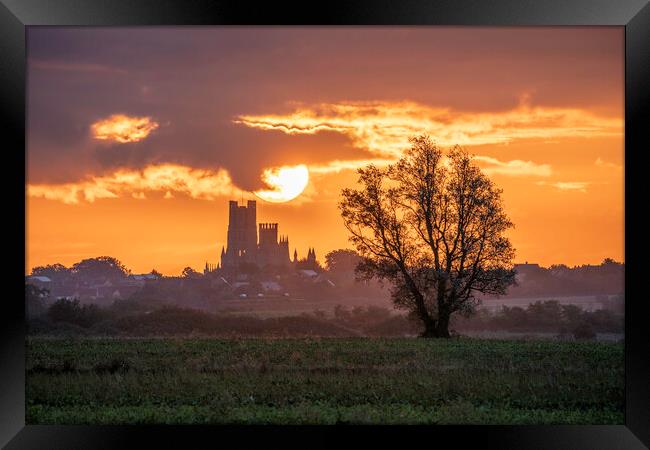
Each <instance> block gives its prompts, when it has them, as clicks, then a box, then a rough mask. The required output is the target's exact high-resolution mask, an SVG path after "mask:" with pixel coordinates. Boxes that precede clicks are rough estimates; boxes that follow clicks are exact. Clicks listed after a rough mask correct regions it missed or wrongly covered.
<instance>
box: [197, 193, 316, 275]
mask: <svg viewBox="0 0 650 450" xmlns="http://www.w3.org/2000/svg"><path fill="white" fill-rule="evenodd" d="M228 208H229V214H228V241H227V245H226V246H225V247H222V248H221V264H220V265H219V264H217V266H216V267H215V266H214V265H211V264H208V263H206V266H205V270H204V273H210V272H214V271H215V270H218V269H226V270H233V269H234V270H236V269H238V268H239V267H240V266H241V265H242V264H246V263H248V264H254V265H256V266H257V267H259V268H264V267H268V266H275V267H296V266H297V265H298V264H301V265H305V264H307V265H309V266H313V267H316V251H315V250H314V249H313V248H310V249H309V252H308V254H307V259H306V260H301V261H298V252H297V250H295V249H294V252H293V260H292V259H291V258H290V256H289V237H288V236H286V235H285V236H283V235H278V224H277V223H260V224H257V203H256V201H255V200H248V201H247V203H246V205H240V204H239V203H238V202H237V201H235V200H231V201H230V202H229V206H228Z"/></svg>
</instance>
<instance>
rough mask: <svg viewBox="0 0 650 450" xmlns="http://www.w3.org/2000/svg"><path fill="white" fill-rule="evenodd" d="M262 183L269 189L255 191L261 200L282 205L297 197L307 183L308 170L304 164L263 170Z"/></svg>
mask: <svg viewBox="0 0 650 450" xmlns="http://www.w3.org/2000/svg"><path fill="white" fill-rule="evenodd" d="M262 181H264V183H266V185H268V186H269V187H270V188H271V189H267V190H259V191H255V192H254V194H255V195H257V196H258V197H259V198H261V199H262V200H266V201H267V202H273V203H284V202H288V201H290V200H293V199H294V198H296V197H298V196H299V195H300V194H301V193H302V191H304V190H305V188H306V187H307V183H309V170H307V166H305V165H304V164H300V165H298V166H282V167H273V168H270V169H265V170H264V172H263V173H262Z"/></svg>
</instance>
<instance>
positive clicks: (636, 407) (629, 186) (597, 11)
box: [0, 0, 650, 449]
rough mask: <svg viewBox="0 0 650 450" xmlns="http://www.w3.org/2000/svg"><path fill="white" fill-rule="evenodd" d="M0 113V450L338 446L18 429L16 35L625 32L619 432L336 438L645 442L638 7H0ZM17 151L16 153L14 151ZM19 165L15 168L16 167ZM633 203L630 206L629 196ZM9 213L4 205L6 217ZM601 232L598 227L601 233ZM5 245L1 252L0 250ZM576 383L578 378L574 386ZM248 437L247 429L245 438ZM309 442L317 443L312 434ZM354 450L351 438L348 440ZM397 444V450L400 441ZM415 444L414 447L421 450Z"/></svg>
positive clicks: (19, 39) (449, 1) (444, 429)
mask: <svg viewBox="0 0 650 450" xmlns="http://www.w3.org/2000/svg"><path fill="white" fill-rule="evenodd" d="M0 2H1V3H0V99H1V100H0V111H1V114H2V116H1V118H2V121H1V123H2V129H3V131H4V133H3V134H4V138H5V139H4V141H5V143H7V141H8V144H9V145H6V146H4V145H3V147H4V152H3V157H4V158H5V161H6V164H5V173H4V176H3V177H2V178H3V183H5V184H6V186H5V187H4V192H5V193H9V194H10V195H9V197H11V199H12V200H13V201H15V204H13V205H12V208H11V209H8V210H6V212H5V214H7V216H9V218H10V219H9V220H6V221H4V222H5V223H4V228H5V230H7V231H6V235H5V245H4V247H5V248H6V247H10V250H11V251H10V252H9V254H8V255H7V256H6V257H5V260H7V261H10V264H9V267H8V268H7V269H6V270H5V277H4V279H5V286H11V288H12V289H11V290H10V291H7V290H5V296H4V299H3V301H2V310H1V313H0V317H1V319H2V327H0V332H1V333H2V341H1V342H2V344H1V348H2V351H1V355H2V359H1V361H2V364H1V365H0V399H1V402H2V403H1V412H0V445H5V444H6V448H8V449H19V448H20V449H24V448H48V449H54V448H65V449H72V448H118V447H125V446H126V447H131V446H134V444H135V445H138V446H140V445H143V443H145V442H146V443H147V446H148V447H149V446H155V445H162V446H163V447H174V448H176V447H179V448H180V447H182V448H195V447H197V446H199V443H202V444H203V445H205V446H207V445H209V446H217V445H225V443H226V442H228V441H230V439H232V438H236V439H239V440H240V444H244V443H246V442H247V441H249V440H250V439H251V438H259V437H262V438H263V439H265V443H264V444H263V445H268V444H269V443H270V442H271V441H272V440H275V439H278V440H282V441H284V442H283V445H284V443H286V442H287V441H288V440H291V441H294V440H303V439H304V440H305V444H308V443H309V445H313V444H314V443H318V444H320V445H323V444H325V445H327V444H329V445H337V444H339V445H340V438H339V437H336V436H335V435H334V434H335V433H339V432H340V431H341V429H340V428H335V427H285V428H277V427H253V428H251V427H202V426H201V427H198V426H162V425H161V426H143V427H138V426H103V427H101V426H42V425H38V426H37V425H27V426H26V425H25V359H24V358H25V313H24V301H23V295H24V290H23V289H24V266H25V265H24V261H25V260H24V258H25V248H24V247H23V244H22V242H23V241H24V239H21V238H24V237H25V220H26V218H25V191H24V186H25V170H23V169H26V160H25V153H24V149H25V143H26V138H25V136H26V135H25V100H26V88H25V86H26V83H25V75H26V70H25V62H26V53H25V50H26V44H25V40H26V27H28V26H42V25H53V26H56V25H75V26H77V25H78V26H83V25H86V26H124V25H129V26H133V25H269V24H279V25H454V26H477V25H482V26H566V25H572V26H575V25H580V26H582V25H585V26H588V25H610V26H623V27H625V192H626V195H625V263H626V275H625V286H626V297H627V299H628V301H627V302H626V306H625V308H626V309H625V333H626V336H625V383H626V385H625V425H620V426H507V427H506V426H495V427H492V426H434V427H391V428H388V427H353V428H347V429H346V433H345V434H346V435H347V436H346V438H345V439H346V440H350V439H353V440H356V439H357V438H358V439H363V440H364V441H365V442H366V444H368V445H370V442H368V441H367V440H371V441H381V442H386V443H390V441H393V442H394V443H400V444H401V443H404V444H407V443H408V442H413V445H420V444H416V442H419V441H420V440H421V439H424V440H425V442H429V443H430V445H435V446H440V445H445V446H448V445H453V446H454V447H460V448H463V447H464V446H465V445H468V444H469V445H472V446H473V445H481V446H483V447H485V446H487V447H494V448H518V449H523V448H535V449H537V448H539V449H542V448H543V449H548V448H553V449H565V448H566V449H583V448H584V449H587V448H589V449H636V448H647V446H650V413H649V411H650V389H649V385H650V338H649V336H650V333H649V332H648V329H649V327H648V326H647V325H646V323H645V322H646V321H647V320H648V319H647V317H648V316H647V315H646V314H644V312H645V311H644V310H645V308H644V302H647V299H646V298H644V296H642V295H639V296H636V295H634V294H635V293H637V292H638V293H641V292H642V289H641V288H642V276H643V269H644V264H643V262H644V251H643V250H644V247H645V246H644V245H643V244H644V243H645V242H646V241H647V239H646V238H644V236H643V234H642V227H643V226H644V222H643V220H642V218H643V212H642V210H643V206H644V205H646V204H647V200H646V201H645V202H644V201H643V198H644V195H643V184H642V181H643V178H642V174H641V171H642V170H643V165H642V164H641V161H642V158H643V156H644V150H645V151H646V152H647V151H648V149H649V148H650V146H649V145H648V138H647V134H646V133H647V130H646V128H647V127H648V125H650V114H649V111H650V95H649V92H650V89H649V84H650V83H649V82H650V6H649V5H648V0H626V1H622V0H617V1H612V0H570V1H569V0H547V1H532V0H492V1H481V0H442V1H440V0H438V1H431V0H429V1H427V0H401V1H399V2H397V1H390V0H381V1H378V0H363V1H356V2H354V3H347V2H341V1H330V2H322V3H320V2H319V3H317V4H314V3H308V2H302V3H295V4H291V3H277V2H266V3H261V2H260V4H254V3H251V2H243V1H240V2H235V1H231V2H224V1H209V0H185V1H183V0H58V1H52V0H0ZM21 148H22V149H23V152H22V153H21V151H20V149H21ZM21 168H22V169H21ZM637 198H638V199H640V200H639V201H635V199H637ZM13 208H15V209H13ZM606 232H607V230H603V233H606ZM7 244H11V245H7ZM586 382H588V380H586ZM252 431H254V432H252ZM314 434H316V435H317V436H314ZM357 442H359V441H357ZM407 445H408V444H407ZM425 445H426V444H425Z"/></svg>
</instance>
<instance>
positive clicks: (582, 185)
mask: <svg viewBox="0 0 650 450" xmlns="http://www.w3.org/2000/svg"><path fill="white" fill-rule="evenodd" d="M537 184H538V185H540V186H544V185H546V186H552V187H554V188H556V189H558V190H560V191H577V192H585V193H586V192H587V186H589V185H590V184H592V183H590V182H588V181H557V182H555V183H546V182H544V181H538V182H537Z"/></svg>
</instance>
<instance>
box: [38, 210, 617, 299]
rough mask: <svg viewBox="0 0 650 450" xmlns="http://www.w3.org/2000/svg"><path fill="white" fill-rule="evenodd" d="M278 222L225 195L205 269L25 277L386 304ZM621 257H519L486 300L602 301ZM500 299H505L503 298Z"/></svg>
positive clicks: (96, 287)
mask: <svg viewBox="0 0 650 450" xmlns="http://www.w3.org/2000/svg"><path fill="white" fill-rule="evenodd" d="M279 229H280V227H279V224H278V223H259V224H258V223H257V205H256V202H255V201H254V200H249V201H247V203H246V204H245V205H240V204H239V203H238V202H237V201H230V202H229V223H228V233H227V244H226V246H224V247H223V248H222V249H221V254H220V259H219V262H217V263H211V262H206V263H205V267H204V269H203V273H200V272H198V271H195V270H194V269H192V268H190V267H186V268H185V269H184V270H183V272H182V274H181V275H180V276H163V275H162V274H161V273H159V272H157V271H156V270H152V271H151V272H150V273H143V274H132V273H131V272H130V270H129V269H128V268H126V267H124V266H122V265H121V263H120V262H119V260H117V259H115V258H112V257H107V256H104V257H97V258H89V259H85V260H83V261H80V262H79V263H77V264H75V265H73V266H72V267H65V266H63V265H61V264H52V265H47V266H42V267H35V268H34V269H33V270H32V273H31V275H29V276H27V277H26V283H28V284H31V285H33V286H36V287H38V288H40V289H45V290H46V291H47V295H48V298H49V301H53V300H55V299H58V298H67V299H74V298H76V299H79V300H81V301H82V302H90V303H97V304H103V305H108V304H110V303H111V302H113V301H115V300H125V299H133V300H137V301H140V302H151V303H158V304H159V303H163V304H175V305H183V306H187V307H196V308H201V309H209V310H214V309H215V308H216V307H217V306H218V305H219V304H220V303H222V302H229V301H239V302H241V301H245V300H247V299H253V298H254V299H256V300H262V301H273V300H274V299H276V300H277V299H284V300H305V299H306V300H309V301H327V302H339V303H342V304H346V303H348V304H351V303H354V302H355V301H356V302H366V303H375V304H378V303H379V304H385V305H388V304H389V293H388V289H386V288H384V287H382V286H381V285H380V284H379V283H378V282H376V281H370V282H369V281H359V280H357V279H356V277H355V271H354V269H355V267H356V264H357V263H358V262H359V260H360V259H359V257H358V255H357V254H356V252H354V251H352V250H347V249H341V250H336V251H333V252H331V253H329V254H328V255H326V258H325V264H324V265H322V264H321V263H319V261H318V260H317V257H316V251H315V250H314V249H313V248H309V249H307V252H306V257H304V258H301V259H299V258H298V250H297V249H295V248H294V249H293V257H290V244H289V242H290V241H289V237H288V236H286V235H280V234H279ZM624 268H625V266H624V264H621V263H617V262H615V261H613V260H611V259H606V260H605V261H603V263H602V264H600V265H585V266H579V267H573V268H569V267H567V266H565V265H553V266H551V267H549V268H544V267H541V266H539V265H538V264H534V263H528V262H525V263H523V264H516V265H515V270H516V273H517V276H516V279H517V284H516V285H515V286H512V287H511V288H510V289H509V291H508V295H506V296H505V297H502V298H501V299H495V300H494V301H492V302H490V303H486V304H487V305H488V307H490V306H492V307H494V308H498V307H500V306H501V305H502V304H507V303H508V302H511V301H512V300H511V299H523V300H522V301H523V302H524V303H526V302H527V300H526V299H527V298H534V297H536V298H544V297H553V296H555V297H559V298H561V297H571V298H572V299H574V300H572V301H573V302H575V301H577V300H575V299H576V298H578V299H579V298H581V297H580V296H583V297H584V298H585V299H586V300H585V302H586V303H585V305H583V306H586V307H588V308H592V309H593V308H594V305H595V307H596V308H598V307H601V306H603V305H605V303H606V301H604V300H603V299H605V300H607V299H609V298H610V297H611V296H617V295H620V294H622V292H623V275H624ZM504 302H505V303H504Z"/></svg>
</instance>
